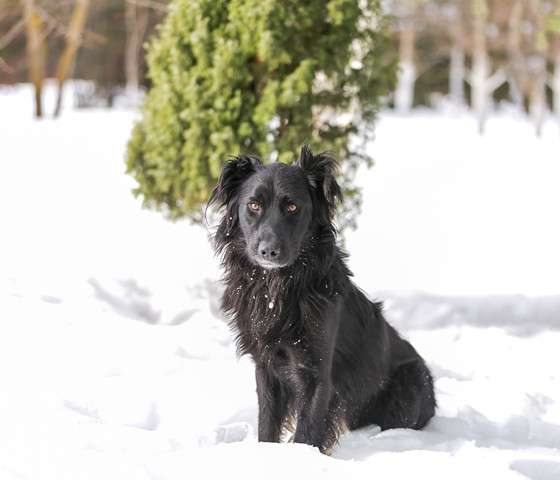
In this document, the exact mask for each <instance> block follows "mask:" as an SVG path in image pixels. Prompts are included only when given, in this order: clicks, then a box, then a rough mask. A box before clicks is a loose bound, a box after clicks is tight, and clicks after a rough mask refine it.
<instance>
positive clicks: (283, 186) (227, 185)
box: [209, 146, 342, 269]
mask: <svg viewBox="0 0 560 480" xmlns="http://www.w3.org/2000/svg"><path fill="white" fill-rule="evenodd" d="M336 167H337V164H336V161H335V160H334V159H333V158H332V157H331V156H329V155H327V154H326V153H321V154H318V155H313V153H312V152H311V150H310V149H309V148H308V147H307V146H304V147H303V148H302V150H301V155H300V157H299V159H298V160H297V161H296V162H294V164H292V165H285V164H281V163H274V164H271V165H266V166H265V165H262V164H261V162H260V160H259V159H258V158H256V157H251V156H242V157H236V158H234V159H232V160H230V161H229V162H227V163H226V164H225V166H224V168H223V170H222V174H221V176H220V179H219V182H218V185H217V186H216V188H215V189H214V191H213V192H212V195H211V196H210V201H209V204H210V205H211V204H216V205H218V206H219V207H224V211H223V217H222V218H221V221H220V225H219V227H218V230H217V232H216V236H215V240H216V247H217V249H218V250H219V251H220V250H222V249H223V248H225V247H226V246H227V245H228V244H231V243H234V242H235V243H237V244H240V243H241V244H242V245H243V246H244V250H245V254H246V255H247V257H248V258H249V260H250V261H251V262H252V263H254V264H255V265H258V266H260V267H263V268H267V269H272V268H282V267H286V266H288V265H291V264H293V263H294V262H295V261H296V260H297V258H298V256H299V254H300V252H301V249H302V246H303V245H304V244H305V242H306V240H308V239H310V238H311V236H312V235H313V234H314V233H315V232H316V231H317V230H318V229H320V228H321V227H327V228H328V229H329V230H332V228H333V227H332V220H333V216H334V214H335V210H336V206H337V203H338V201H340V200H341V199H342V192H341V190H340V187H339V185H338V183H337V182H336V178H335V175H336Z"/></svg>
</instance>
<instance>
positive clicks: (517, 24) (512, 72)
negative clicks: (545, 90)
mask: <svg viewBox="0 0 560 480" xmlns="http://www.w3.org/2000/svg"><path fill="white" fill-rule="evenodd" d="M522 19H523V2H522V1H521V0H514V2H513V5H512V7H511V10H510V15H509V22H508V38H507V46H508V57H509V58H508V84H509V89H510V93H511V99H512V101H513V103H514V104H515V105H516V106H517V108H518V109H519V110H520V111H523V109H524V102H523V97H524V95H523V91H524V90H525V85H524V84H525V83H526V79H525V78H524V77H525V76H526V69H525V60H524V58H523V53H522V51H521V21H522Z"/></svg>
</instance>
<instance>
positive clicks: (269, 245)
mask: <svg viewBox="0 0 560 480" xmlns="http://www.w3.org/2000/svg"><path fill="white" fill-rule="evenodd" d="M259 253H260V255H261V257H262V258H265V259H267V260H276V259H277V258H278V256H279V255H280V246H279V245H278V244H277V243H276V242H260V243H259Z"/></svg>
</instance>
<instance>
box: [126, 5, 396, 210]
mask: <svg viewBox="0 0 560 480" xmlns="http://www.w3.org/2000/svg"><path fill="white" fill-rule="evenodd" d="M389 49H390V44H389V43H388V37H387V36H386V32H385V28H384V23H383V19H382V17H381V15H380V11H379V3H378V2H377V1H375V0H370V1H362V2H356V1H355V0H330V1H315V2H300V1H299V0H291V1H288V0H286V1H282V2H279V1H274V0H266V1H262V0H236V1H228V0H175V1H173V2H172V8H171V10H170V13H169V14H168V16H167V18H166V19H165V21H164V22H163V24H162V25H161V28H160V29H159V32H158V35H157V38H155V39H154V40H153V41H152V43H151V45H150V47H149V49H148V65H149V70H148V76H149V79H150V81H151V83H152V87H151V89H150V90H149V92H148V94H147V97H146V99H145V102H144V105H143V107H142V118H141V120H140V121H139V122H138V123H137V125H136V126H135V128H134V131H133V135H132V138H131V140H130V143H129V148H128V159H127V166H128V171H129V172H130V173H131V174H132V175H133V176H134V178H135V179H136V180H137V181H138V184H139V186H138V188H137V190H136V193H138V194H140V195H141V196H142V197H143V199H144V203H145V205H147V206H149V207H154V208H159V209H163V210H164V211H165V212H166V214H167V215H168V216H169V217H170V218H179V217H183V216H189V217H190V218H193V219H195V220H199V219H200V218H201V213H202V211H201V205H202V204H204V203H205V202H206V201H207V199H208V196H209V194H210V191H211V189H212V188H213V186H214V185H215V183H216V181H217V179H218V176H219V174H220V171H221V167H222V165H223V163H224V161H226V160H227V158H228V156H230V155H232V154H236V153H255V154H258V155H259V156H261V158H263V159H264V160H265V161H271V160H276V161H281V162H289V161H291V160H293V159H294V156H295V155H297V153H298V152H299V149H300V147H301V145H302V143H304V142H307V143H309V144H310V145H311V147H312V148H315V149H317V150H329V151H331V152H332V153H333V154H334V155H335V156H336V157H337V158H339V159H340V160H341V162H342V163H343V176H342V183H343V185H344V186H345V187H346V188H345V190H346V194H347V197H348V199H349V202H348V203H347V204H346V206H347V208H348V209H349V211H354V210H355V207H356V206H357V204H358V203H359V195H358V192H357V190H356V189H355V188H354V187H353V185H352V178H353V175H354V173H355V171H356V168H357V167H358V165H359V164H360V163H361V162H369V161H370V159H369V158H368V157H367V155H366V153H365V150H364V149H363V148H362V147H361V142H363V141H364V140H365V139H366V138H367V137H368V132H370V131H371V129H370V128H368V127H369V125H370V123H371V122H372V120H373V119H374V116H375V113H376V111H377V110H378V108H379V102H380V99H381V98H382V97H383V96H385V95H387V94H388V92H389V90H390V88H391V86H392V84H393V79H394V68H393V66H394V65H393V63H392V62H391V61H390V60H388V59H387V55H385V52H386V51H387V50H389ZM358 133H359V134H360V135H359V136H358V135H355V134H358ZM358 139H359V140H360V141H358ZM346 218H348V217H346Z"/></svg>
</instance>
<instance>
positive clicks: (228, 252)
mask: <svg viewBox="0 0 560 480" xmlns="http://www.w3.org/2000/svg"><path fill="white" fill-rule="evenodd" d="M335 170H336V162H335V161H334V160H333V158H331V157H330V156H328V155H326V154H320V155H313V153H312V152H311V151H310V150H309V149H308V148H307V147H304V148H303V149H302V151H301V156H300V158H299V160H298V161H297V162H296V163H295V164H294V165H284V164H272V165H268V166H263V165H262V164H261V163H260V161H259V160H258V159H257V158H255V157H250V156H243V157H237V158H235V159H233V160H231V161H229V162H228V163H227V164H226V165H225V166H224V169H223V171H222V174H221V177H220V180H219V183H218V185H217V186H216V188H215V189H214V191H213V192H212V195H211V197H210V202H209V204H210V205H211V204H216V205H218V206H219V207H224V210H223V217H222V218H221V221H220V224H219V226H218V229H217V232H216V234H215V237H214V240H215V246H216V250H217V251H218V252H219V253H221V254H222V255H223V256H222V258H223V266H224V268H225V283H226V290H225V292H224V296H223V299H222V308H223V309H224V311H225V312H226V313H227V314H229V316H230V318H231V324H232V326H233V327H234V328H235V330H236V332H237V344H238V349H239V352H240V353H241V354H245V353H248V354H250V355H251V356H252V358H253V360H254V361H255V365H256V381H257V394H258V402H259V428H258V430H259V433H258V437H259V441H266V442H278V441H280V437H281V434H282V430H283V428H284V427H285V428H288V427H289V426H290V425H291V426H293V425H295V432H294V436H293V440H294V441H295V442H301V443H307V444H310V445H314V446H317V447H319V448H320V449H321V451H322V452H327V451H329V449H330V448H331V447H332V446H333V445H334V444H335V443H336V440H337V438H338V434H339V433H340V432H341V430H343V429H344V428H349V429H355V428H359V427H363V426H365V425H369V424H377V425H379V426H380V427H381V428H382V429H388V428H415V429H420V428H422V427H424V425H426V423H427V422H428V421H429V420H430V418H431V417H432V416H433V415H434V409H435V398H434V391H433V383H432V376H431V375H430V371H429V370H428V368H427V366H426V364H425V363H424V361H423V360H422V358H421V357H420V356H419V355H418V353H417V352H416V351H415V350H414V348H413V347H412V346H411V345H410V344H409V343H408V342H407V341H406V340H403V339H402V338H400V337H399V335H398V333H397V332H396V331H395V330H394V329H393V328H392V327H391V326H390V325H389V324H388V323H387V322H386V321H385V319H384V318H383V315H382V311H381V304H379V303H372V302H371V301H370V300H368V299H367V298H366V296H365V295H364V294H363V293H362V291H361V290H359V289H358V288H357V287H356V286H355V285H354V284H353V283H352V281H351V280H350V277H351V275H352V274H351V272H350V271H349V270H348V268H347V266H346V264H345V261H344V259H345V254H344V253H342V251H341V250H340V249H339V248H338V247H337V245H336V231H335V227H334V226H333V215H334V213H335V209H336V205H337V202H338V201H339V200H341V197H342V194H341V190H340V187H339V186H338V184H337V182H336V180H335V173H336V172H335Z"/></svg>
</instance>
